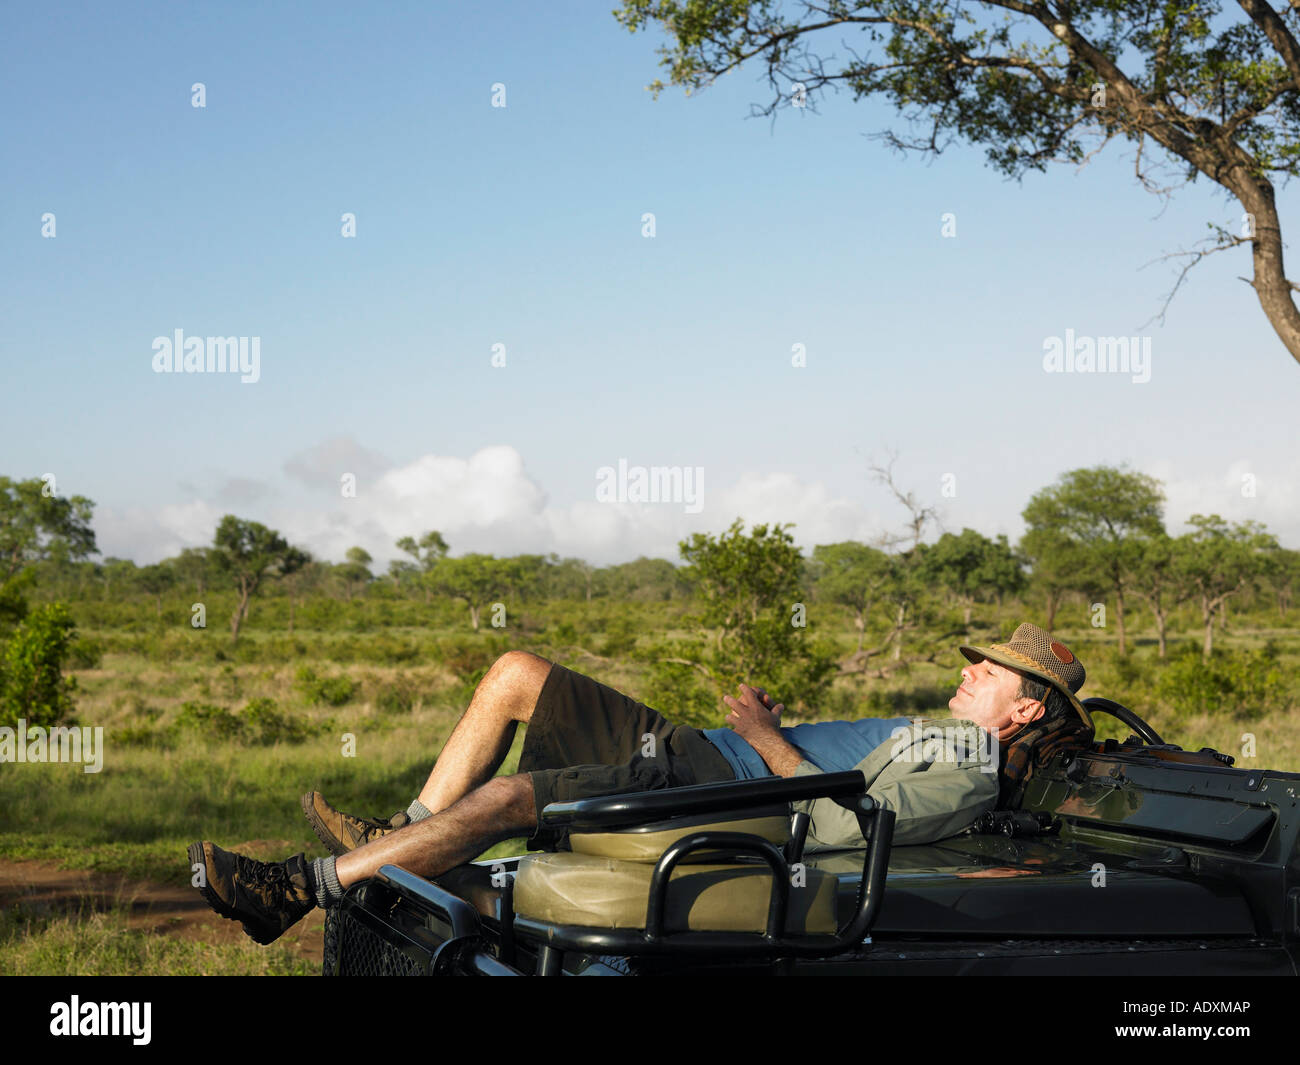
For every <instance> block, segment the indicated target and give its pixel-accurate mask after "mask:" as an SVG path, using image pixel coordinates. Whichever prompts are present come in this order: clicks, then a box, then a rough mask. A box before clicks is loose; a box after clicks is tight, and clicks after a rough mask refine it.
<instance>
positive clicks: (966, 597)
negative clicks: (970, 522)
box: [925, 529, 1025, 629]
mask: <svg viewBox="0 0 1300 1065" xmlns="http://www.w3.org/2000/svg"><path fill="white" fill-rule="evenodd" d="M925 575H926V577H927V578H928V579H930V580H931V581H933V582H935V583H937V584H938V585H939V586H940V587H941V588H943V589H944V590H945V591H947V592H948V593H949V594H951V595H952V596H954V597H955V598H956V599H957V601H958V602H960V603H961V604H962V607H963V609H964V622H965V625H966V628H967V629H969V628H970V624H971V613H972V611H973V610H974V606H975V604H976V603H978V602H987V601H988V600H989V599H990V598H993V599H1000V598H1001V597H1002V595H1004V594H1005V593H1007V592H1018V591H1019V590H1020V589H1021V587H1022V586H1023V585H1024V583H1025V575H1024V573H1023V572H1022V571H1021V569H1020V562H1019V560H1018V559H1017V558H1016V556H1015V554H1014V553H1013V552H1012V550H1011V547H1010V545H1009V544H1008V543H1007V538H1006V537H1005V536H998V538H997V539H996V540H990V539H989V538H988V537H987V536H984V535H983V534H982V533H978V532H976V531H975V530H974V529H962V531H961V533H960V534H958V535H954V534H953V533H944V534H943V535H942V536H941V537H939V539H938V541H937V542H936V543H935V544H934V545H933V546H932V547H931V548H930V550H929V551H927V552H926V556H925Z"/></svg>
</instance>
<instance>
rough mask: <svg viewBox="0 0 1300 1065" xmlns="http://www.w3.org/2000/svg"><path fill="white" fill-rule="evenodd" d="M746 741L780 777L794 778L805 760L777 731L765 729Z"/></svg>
mask: <svg viewBox="0 0 1300 1065" xmlns="http://www.w3.org/2000/svg"><path fill="white" fill-rule="evenodd" d="M744 739H745V741H746V742H747V743H748V744H749V745H750V746H751V747H753V748H754V750H755V751H757V752H758V756H759V757H760V758H761V759H763V761H764V763H765V764H766V765H767V768H768V769H770V770H771V771H772V772H773V773H775V774H776V775H777V776H778V777H792V776H794V771H795V770H796V769H798V768H799V763H800V762H802V761H803V760H804V757H803V755H802V754H800V753H799V750H798V748H797V747H793V746H791V745H790V744H789V743H788V742H786V738H785V737H784V736H782V735H781V733H780V732H779V731H777V730H776V729H763V730H762V731H760V732H756V733H754V734H753V735H749V736H745V737H744Z"/></svg>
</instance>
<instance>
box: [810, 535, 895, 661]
mask: <svg viewBox="0 0 1300 1065" xmlns="http://www.w3.org/2000/svg"><path fill="white" fill-rule="evenodd" d="M810 568H811V570H812V573H813V577H814V581H815V584H814V587H815V588H816V593H817V596H818V598H825V599H827V600H829V601H830V602H832V603H839V604H840V605H841V606H846V607H848V608H849V609H850V610H851V611H853V627H854V628H855V629H857V632H858V646H857V651H856V652H855V653H856V654H857V655H863V654H864V651H863V646H862V645H863V642H864V640H865V639H866V631H867V621H868V619H869V618H870V617H871V612H872V610H873V609H875V607H876V606H877V604H879V603H880V602H881V601H882V600H883V599H884V597H885V593H886V589H887V588H888V586H889V583H890V580H891V578H892V563H891V561H890V557H889V556H888V555H887V554H885V552H883V551H881V550H879V549H877V548H874V547H869V546H867V545H866V544H860V543H856V542H854V541H852V540H849V541H846V542H844V543H839V544H820V545H818V546H817V547H814V548H813V554H812V561H811V566H810ZM873 653H879V650H877V651H876V652H867V653H866V654H867V656H868V657H869V656H870V654H873Z"/></svg>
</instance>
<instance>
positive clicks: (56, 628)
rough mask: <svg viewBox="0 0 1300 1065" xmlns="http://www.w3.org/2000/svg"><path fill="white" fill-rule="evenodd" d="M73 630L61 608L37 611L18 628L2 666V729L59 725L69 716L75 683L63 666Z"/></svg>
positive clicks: (60, 605)
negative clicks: (22, 722) (21, 722)
mask: <svg viewBox="0 0 1300 1065" xmlns="http://www.w3.org/2000/svg"><path fill="white" fill-rule="evenodd" d="M75 631H76V624H75V623H74V622H73V620H72V618H71V616H70V615H69V614H68V608H67V607H66V606H65V605H64V604H63V603H50V604H47V605H46V606H42V607H38V608H37V609H36V610H34V611H32V612H31V613H30V614H29V615H28V616H27V617H26V618H25V619H24V620H23V621H22V622H21V623H20V624H19V625H18V626H17V628H15V629H14V633H13V635H12V636H11V637H10V638H9V642H8V645H7V646H6V647H5V648H4V655H3V661H0V725H10V726H13V725H17V723H18V719H19V718H23V719H25V720H26V722H27V724H28V725H44V726H50V725H58V724H60V723H61V722H63V721H64V720H66V719H67V718H68V717H69V716H70V715H71V713H72V710H73V706H72V693H73V692H74V691H75V690H76V687H77V682H76V680H75V679H74V678H72V677H65V676H64V675H63V663H64V660H65V659H66V658H67V657H68V651H69V648H70V646H71V644H72V642H73V635H74V633H75Z"/></svg>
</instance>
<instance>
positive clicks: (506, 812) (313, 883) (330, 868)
mask: <svg viewBox="0 0 1300 1065" xmlns="http://www.w3.org/2000/svg"><path fill="white" fill-rule="evenodd" d="M535 810H536V806H535V805H534V803H533V787H532V782H531V781H530V780H529V778H528V776H527V775H526V774H517V775H515V776H509V777H498V778H496V779H494V780H490V781H488V782H487V783H486V784H484V785H483V786H482V787H480V788H475V789H474V790H473V791H471V792H470V793H469V794H468V795H466V796H465V797H464V798H462V799H461V800H460V801H459V802H456V803H454V804H453V805H452V806H451V807H449V808H448V809H446V810H443V811H441V812H439V813H436V814H434V815H433V816H432V817H429V818H426V819H425V820H424V821H421V822H418V823H416V824H412V825H407V826H406V827H405V828H402V829H399V830H397V831H395V832H393V833H392V834H391V835H388V836H385V837H384V838H382V839H377V840H375V841H373V842H372V843H367V844H366V845H364V846H362V847H358V848H357V849H356V850H354V851H351V852H349V853H348V854H345V855H344V856H343V857H341V858H338V859H334V858H322V859H320V860H319V861H317V862H308V861H307V860H306V858H305V856H304V855H301V854H296V855H294V856H293V857H292V858H289V859H286V860H285V861H282V862H261V861H257V860H256V859H253V858H248V857H245V856H244V855H241V854H235V853H233V852H231V851H225V850H222V849H221V848H220V847H218V846H216V845H215V844H212V843H209V842H208V841H206V840H204V841H201V842H198V843H193V844H191V845H190V848H189V859H190V863H191V868H192V870H193V872H194V874H195V881H194V883H195V884H196V886H197V887H198V889H199V891H200V893H201V894H202V895H203V898H204V899H205V900H206V901H207V902H208V904H209V905H210V906H211V907H212V908H213V909H214V910H215V911H216V912H217V913H218V914H220V915H221V916H222V917H225V918H228V919H229V920H232V921H239V922H240V923H241V924H242V925H243V926H244V931H245V932H247V933H248V935H250V936H251V937H252V938H253V939H255V940H256V941H257V942H258V943H264V944H265V943H271V942H274V941H275V940H276V939H278V938H279V937H280V936H281V935H283V934H284V933H285V931H287V930H288V929H289V928H291V927H292V926H293V925H295V924H297V923H298V921H300V920H302V918H303V917H305V916H306V915H307V914H308V913H310V912H311V911H312V910H313V909H314V908H315V907H316V906H317V905H333V904H334V903H335V902H337V901H338V900H339V899H340V898H341V897H342V894H343V890H344V889H346V888H347V887H349V886H350V885H352V884H354V883H356V882H357V881H359V880H365V879H368V878H369V877H371V876H373V875H374V874H375V873H376V872H378V871H379V868H380V866H382V865H385V864H387V863H390V862H391V863H396V864H399V865H401V866H403V867H404V868H406V869H409V870H411V871H412V872H414V873H418V874H421V875H423V876H426V877H433V876H437V875H438V874H439V873H443V872H446V871H447V870H448V869H450V868H451V867H452V866H454V865H459V864H460V863H461V862H464V861H468V860H469V859H471V858H473V857H475V856H476V855H478V854H479V853H481V852H482V851H483V850H484V849H485V848H487V847H489V846H491V845H492V844H493V843H495V842H497V841H498V840H501V839H505V838H508V837H509V836H513V835H518V834H520V833H521V832H523V831H525V830H530V829H531V828H533V827H535V823H536V813H535Z"/></svg>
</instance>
